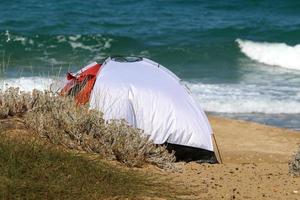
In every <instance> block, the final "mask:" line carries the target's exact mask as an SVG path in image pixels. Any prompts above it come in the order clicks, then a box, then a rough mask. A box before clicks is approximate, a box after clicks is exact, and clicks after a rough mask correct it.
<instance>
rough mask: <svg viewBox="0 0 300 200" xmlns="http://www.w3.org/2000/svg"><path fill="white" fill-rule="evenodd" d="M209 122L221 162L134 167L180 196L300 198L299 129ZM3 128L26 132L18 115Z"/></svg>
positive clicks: (212, 118) (214, 119) (13, 133)
mask: <svg viewBox="0 0 300 200" xmlns="http://www.w3.org/2000/svg"><path fill="white" fill-rule="evenodd" d="M209 120H210V122H211V125H212V127H213V130H214V133H215V138H216V140H217V144H218V147H219V150H220V154H221V158H222V161H223V163H222V164H198V163H195V162H190V163H176V167H177V169H178V171H177V172H170V171H163V170H161V169H158V168H156V167H154V166H145V167H144V168H142V169H135V170H138V171H142V172H144V173H147V174H149V176H151V175H154V176H156V177H159V179H161V181H165V182H166V184H168V185H169V186H170V187H171V189H170V190H169V191H168V192H172V193H174V194H175V195H177V196H178V198H179V199H210V200H214V199H257V200H258V199H298V200H300V177H298V178H297V177H292V176H291V175H290V174H289V169H288V162H289V160H290V159H291V157H292V155H293V153H294V152H295V151H296V150H297V148H298V145H299V144H300V132H296V131H291V130H287V129H280V128H275V127H270V126H265V125H260V124H256V123H252V122H245V121H238V120H231V119H224V118H220V117H215V116H210V117H209ZM1 126H2V129H9V130H10V131H9V135H11V136H12V137H20V135H22V136H23V137H25V136H26V134H25V133H26V130H24V127H22V123H21V122H19V120H18V119H14V120H1ZM0 128H1V127H0ZM28 134H29V133H27V135H28ZM26 137H27V136H26ZM118 165H120V164H118ZM120 166H122V165H120ZM123 167H124V166H123ZM124 168H125V167H124ZM138 199H149V198H138ZM158 199H160V198H158Z"/></svg>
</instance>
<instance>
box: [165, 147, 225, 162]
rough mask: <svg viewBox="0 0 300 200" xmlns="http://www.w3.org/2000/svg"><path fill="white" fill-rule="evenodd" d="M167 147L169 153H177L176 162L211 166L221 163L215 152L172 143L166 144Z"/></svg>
mask: <svg viewBox="0 0 300 200" xmlns="http://www.w3.org/2000/svg"><path fill="white" fill-rule="evenodd" d="M165 145H166V147H167V149H168V151H169V152H172V151H174V152H175V157H176V161H184V162H191V161H196V162H199V163H211V164H216V163H219V162H218V160H217V157H216V155H215V153H214V152H213V151H208V150H205V149H200V148H195V147H189V146H183V145H178V144H171V143H165Z"/></svg>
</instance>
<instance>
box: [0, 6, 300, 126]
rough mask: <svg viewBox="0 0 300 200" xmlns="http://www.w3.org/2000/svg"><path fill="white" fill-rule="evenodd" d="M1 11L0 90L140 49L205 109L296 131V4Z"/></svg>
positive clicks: (47, 80)
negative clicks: (178, 81) (172, 76)
mask: <svg viewBox="0 0 300 200" xmlns="http://www.w3.org/2000/svg"><path fill="white" fill-rule="evenodd" d="M0 11H1V12H0V88H2V89H5V88H7V87H9V86H14V87H20V88H21V89H22V90H25V91H30V90H32V89H34V88H36V89H40V90H44V89H47V88H49V85H50V84H51V82H52V81H53V80H54V77H56V78H57V77H59V78H63V77H64V75H65V73H66V72H68V71H73V72H76V71H77V70H78V69H80V68H82V67H83V66H85V65H87V64H89V63H91V62H93V61H97V62H102V61H103V59H105V58H106V57H107V56H111V55H124V56H142V57H146V58H150V59H152V60H154V61H156V62H158V63H160V64H161V65H163V66H165V67H167V68H168V69H170V70H171V71H173V72H174V73H175V74H176V75H177V76H178V77H180V78H181V79H182V81H183V82H184V83H185V84H186V85H187V86H188V87H189V88H190V90H191V91H192V93H193V95H194V97H195V98H196V100H197V101H198V102H199V104H200V106H201V107H202V108H203V109H204V110H205V111H206V112H207V113H209V114H213V115H219V116H224V117H228V118H234V119H241V120H248V121H254V122H258V123H262V124H267V125H272V126H278V127H283V128H289V129H294V130H300V1H296V0H285V1H281V0H226V1H219V0H216V1H211V0H206V1H205V0H151V1H150V0H126V1H125V0H86V1H82V0H60V1H58V0H48V1H37V0H26V1H25V0H23V1H22V0H1V1H0Z"/></svg>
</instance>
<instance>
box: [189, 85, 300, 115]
mask: <svg viewBox="0 0 300 200" xmlns="http://www.w3.org/2000/svg"><path fill="white" fill-rule="evenodd" d="M185 84H187V86H188V87H189V88H190V90H191V91H192V93H193V95H194V97H195V99H196V100H197V101H198V102H199V103H200V105H201V107H202V108H203V109H204V110H206V111H208V112H217V113H265V114H284V113H286V114H295V113H300V96H299V94H300V88H293V89H290V88H286V87H280V86H278V87H276V88H274V87H273V86H264V85H254V84H203V83H194V82H193V83H191V82H185Z"/></svg>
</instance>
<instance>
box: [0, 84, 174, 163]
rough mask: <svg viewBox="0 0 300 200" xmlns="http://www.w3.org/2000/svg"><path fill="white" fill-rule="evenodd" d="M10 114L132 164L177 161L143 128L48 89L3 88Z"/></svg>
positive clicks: (2, 110)
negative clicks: (146, 134) (152, 139)
mask: <svg viewBox="0 0 300 200" xmlns="http://www.w3.org/2000/svg"><path fill="white" fill-rule="evenodd" d="M10 116H21V117H22V118H23V121H24V123H25V125H26V126H27V127H28V128H29V129H31V130H32V131H33V132H34V133H36V134H37V135H39V136H41V137H43V138H45V139H47V140H49V141H51V142H52V143H54V144H59V145H63V146H65V147H67V148H69V149H77V150H83V151H86V152H92V153H97V154H99V155H100V156H101V157H103V158H105V159H109V160H117V161H119V162H121V163H124V164H125V165H127V166H129V167H141V166H143V165H144V164H146V163H148V164H154V165H156V166H158V167H161V168H172V167H173V165H172V163H173V162H174V161H175V157H174V155H173V154H172V153H169V152H168V150H167V149H166V148H165V147H164V146H161V145H155V144H153V143H152V141H151V140H149V138H148V137H146V136H144V135H143V134H142V130H139V129H136V128H133V127H131V126H130V125H129V124H127V123H126V122H125V121H123V120H112V121H106V120H104V119H103V114H102V113H101V112H98V111H95V110H90V109H89V108H88V106H86V105H84V106H81V105H76V103H75V102H74V101H73V99H72V98H69V97H62V96H60V95H57V94H54V93H52V92H49V91H44V92H41V91H37V90H34V91H33V92H32V93H26V92H22V91H20V90H19V89H18V88H9V89H8V90H5V91H0V118H7V117H10Z"/></svg>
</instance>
